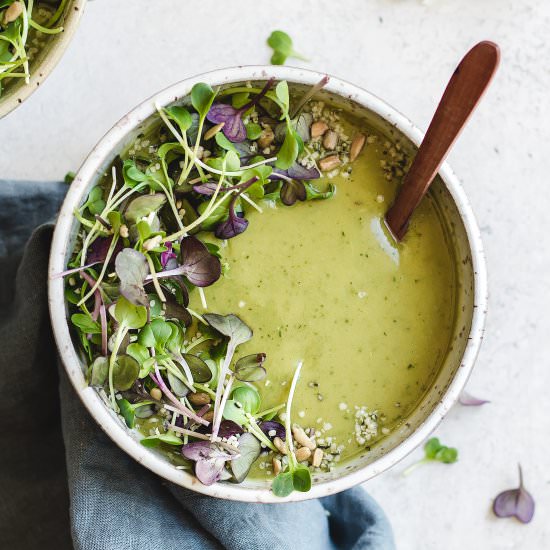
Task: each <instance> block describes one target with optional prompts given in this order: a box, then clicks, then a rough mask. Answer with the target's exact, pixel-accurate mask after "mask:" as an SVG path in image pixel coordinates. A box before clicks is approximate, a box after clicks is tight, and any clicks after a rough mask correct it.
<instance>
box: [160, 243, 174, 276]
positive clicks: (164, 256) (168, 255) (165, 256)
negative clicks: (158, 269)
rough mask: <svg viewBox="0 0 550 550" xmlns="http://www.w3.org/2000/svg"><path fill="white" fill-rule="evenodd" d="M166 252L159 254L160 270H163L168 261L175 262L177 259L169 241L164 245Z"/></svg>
mask: <svg viewBox="0 0 550 550" xmlns="http://www.w3.org/2000/svg"><path fill="white" fill-rule="evenodd" d="M164 246H166V248H167V250H165V251H164V252H161V254H160V263H161V265H162V268H163V269H165V268H166V266H167V264H168V263H169V261H170V260H175V259H176V258H177V256H176V253H175V252H174V251H173V250H172V243H171V242H170V241H168V242H166V243H164Z"/></svg>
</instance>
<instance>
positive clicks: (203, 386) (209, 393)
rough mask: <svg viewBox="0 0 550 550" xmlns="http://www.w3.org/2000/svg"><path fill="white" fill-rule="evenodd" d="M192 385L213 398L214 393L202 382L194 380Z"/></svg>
mask: <svg viewBox="0 0 550 550" xmlns="http://www.w3.org/2000/svg"><path fill="white" fill-rule="evenodd" d="M194 385H195V388H197V389H198V390H201V391H203V392H205V393H207V394H208V395H209V396H210V397H213V398H215V397H216V394H215V393H214V392H213V391H212V389H211V388H209V387H208V386H205V385H204V384H199V383H198V382H195V384H194Z"/></svg>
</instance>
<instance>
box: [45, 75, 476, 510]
mask: <svg viewBox="0 0 550 550" xmlns="http://www.w3.org/2000/svg"><path fill="white" fill-rule="evenodd" d="M325 75H326V73H320V72H317V71H312V70H306V69H299V68H294V67H284V66H271V65H265V66H264V65H245V66H238V67H232V68H227V69H218V70H215V71H211V72H207V73H202V74H199V75H196V76H193V77H191V78H187V79H185V80H182V81H180V82H178V83H176V84H173V85H172V86H169V87H168V88H165V89H164V90H162V91H160V92H158V93H157V94H154V95H153V96H151V97H150V98H148V99H146V100H145V101H143V102H142V103H140V104H139V105H138V106H137V107H135V108H134V109H133V110H132V111H130V112H129V113H128V114H127V115H125V116H124V117H122V118H121V119H120V120H119V121H118V122H117V123H116V124H115V125H114V126H113V128H112V129H111V130H109V132H107V133H106V134H105V135H104V137H103V138H102V139H101V140H100V141H99V143H98V144H97V145H96V146H95V147H94V148H93V150H92V151H91V153H90V154H89V156H88V157H87V158H86V160H85V161H84V163H83V165H82V166H81V168H80V170H79V171H78V173H77V175H76V177H75V180H74V181H73V182H72V184H71V187H70V189H69V191H68V193H67V196H66V198H65V201H64V202H63V205H62V207H61V211H60V213H59V217H58V220H57V223H56V227H55V231H54V236H53V241H52V247H51V252H50V263H49V269H48V273H49V280H48V294H49V297H48V299H49V308H50V316H51V321H52V326H53V332H54V336H55V339H56V342H57V347H58V349H59V353H60V356H61V359H62V361H63V364H64V366H65V370H66V372H67V374H68V376H69V379H70V380H71V383H72V385H73V387H74V388H75V390H76V392H77V393H78V395H79V397H80V398H81V400H82V402H83V403H84V405H85V407H86V408H87V409H88V411H89V412H90V414H91V415H92V417H94V419H95V420H96V422H97V423H98V424H99V425H100V427H101V428H102V429H103V430H104V431H105V432H106V433H107V434H108V435H109V437H110V438H111V439H112V440H113V441H114V442H115V443H116V444H117V445H118V446H119V447H120V448H121V449H123V450H124V451H126V452H127V453H128V454H129V455H130V456H132V457H133V458H134V459H135V460H136V461H137V462H139V463H140V464H142V465H143V466H145V467H147V468H148V469H150V470H151V471H153V472H155V473H156V474H158V475H159V476H161V477H163V478H165V479H167V480H168V481H171V482H173V483H175V484H177V485H179V486H182V487H186V488H188V489H191V490H193V491H197V492H199V493H202V494H205V495H209V496H212V497H216V498H222V499H229V500H237V501H243V502H262V503H279V502H297V501H302V500H308V499H312V498H318V497H323V496H327V495H331V494H334V493H337V492H340V491H343V490H345V489H348V488H350V487H353V486H355V485H358V484H360V483H363V482H365V481H367V480H368V479H371V478H373V477H374V476H376V475H378V474H379V473H381V472H383V471H385V470H387V469H388V468H390V467H392V466H394V465H395V464H396V463H397V462H399V461H400V460H402V459H403V458H404V457H405V456H407V455H408V454H409V453H411V452H412V451H413V450H414V449H416V448H417V447H418V446H419V445H420V444H421V443H422V442H423V441H424V440H425V439H426V438H427V437H428V436H429V435H430V434H431V433H432V432H433V430H434V429H435V428H436V427H437V425H438V424H439V422H440V421H441V420H442V419H443V417H444V416H445V415H446V414H447V412H448V411H449V410H450V409H451V407H452V406H453V405H454V403H455V402H456V401H457V399H458V397H459V395H460V393H461V391H462V390H463V388H464V386H465V384H466V382H467V380H468V377H469V375H470V373H471V370H472V368H473V365H474V362H475V359H476V357H477V354H478V351H479V347H480V344H481V341H482V339H483V331H484V325H485V317H486V310H487V273H486V266H485V256H484V252H483V245H482V241H481V234H480V231H479V227H478V225H477V222H476V220H475V217H474V214H473V212H472V209H471V207H470V204H469V201H468V199H467V197H466V195H465V193H464V190H463V189H462V185H461V183H460V181H459V180H458V178H457V177H456V176H455V174H454V173H453V171H452V170H451V168H450V167H449V165H448V164H447V163H444V164H443V165H442V166H441V168H440V170H439V175H440V177H441V179H442V180H443V183H444V185H445V187H446V188H447V190H448V191H449V193H450V194H451V196H452V199H453V201H454V203H455V205H456V208H457V210H458V212H459V214H460V218H461V220H462V222H463V224H464V227H465V229H466V234H467V237H468V241H469V249H470V253H471V257H472V264H473V265H472V268H473V278H474V294H473V311H472V324H471V329H470V334H469V338H468V341H467V344H466V347H465V350H464V354H463V356H462V360H461V364H460V366H459V368H457V370H456V373H455V375H454V377H453V379H452V381H451V382H450V384H449V386H448V388H447V390H446V391H445V393H444V394H443V395H442V397H441V399H440V402H439V403H438V404H437V405H436V406H435V408H434V409H433V411H432V412H431V413H430V414H429V415H428V416H427V417H426V418H425V419H424V420H423V421H422V423H421V424H420V425H419V426H418V428H417V429H416V430H415V431H414V432H412V433H411V434H410V435H409V436H408V437H407V438H406V439H405V440H404V441H403V442H402V443H400V444H398V445H397V446H396V447H395V448H394V449H392V450H391V451H389V452H388V453H386V454H384V455H383V456H381V457H380V458H378V459H376V460H374V461H373V462H371V463H370V464H367V465H366V466H364V467H362V468H360V469H359V470H357V471H355V472H351V473H345V474H344V475H342V477H339V478H336V479H333V480H329V481H325V482H321V483H317V484H314V485H312V488H311V490H310V491H309V492H308V493H298V492H293V493H291V495H290V496H288V497H286V498H280V497H276V496H275V495H274V494H273V493H272V492H271V490H270V489H269V487H265V488H247V487H242V486H240V485H235V484H229V483H215V484H214V485H210V486H206V485H202V484H201V483H200V482H199V481H198V480H197V479H196V478H195V477H194V476H193V475H191V474H188V473H186V472H184V471H182V470H177V469H176V468H175V467H174V466H173V465H172V464H170V463H168V462H167V461H166V460H165V459H163V458H161V457H160V456H158V455H157V454H155V453H154V452H151V451H150V450H149V449H147V448H145V447H143V446H142V445H141V444H140V443H139V442H138V441H136V440H135V439H133V438H132V437H130V436H129V435H128V434H127V433H126V431H125V427H123V426H122V424H121V423H120V422H119V421H118V419H117V418H116V416H115V413H114V412H113V411H111V410H109V409H108V408H107V406H106V405H105V403H104V402H103V401H102V400H101V398H100V396H99V394H98V393H97V392H96V391H95V390H94V389H92V388H89V387H87V386H86V384H85V380H84V376H83V373H82V368H81V364H80V360H79V358H78V355H77V352H76V349H75V347H74V345H73V343H72V339H71V336H70V333H69V325H68V321H67V318H66V316H65V299H64V293H63V280H62V279H61V278H57V279H55V278H52V277H51V276H52V275H55V274H56V273H60V272H62V271H63V270H64V269H65V265H64V262H65V257H66V250H67V247H68V243H69V239H70V230H71V226H72V224H73V210H74V209H75V208H76V207H77V206H80V204H81V201H82V200H83V195H84V193H85V192H86V190H87V189H88V186H89V185H90V183H91V182H92V181H94V180H95V179H96V178H97V176H98V174H99V173H100V172H101V170H102V168H103V166H104V165H105V163H106V161H107V160H108V159H110V158H111V157H112V152H113V150H114V149H115V148H116V147H117V146H118V145H119V144H120V143H121V141H123V140H124V138H125V136H126V135H127V134H128V133H129V132H130V131H132V130H133V129H134V128H135V127H136V126H138V125H139V124H140V123H142V122H143V121H145V120H146V119H147V118H148V117H149V116H151V115H152V114H154V113H155V112H156V107H155V105H160V106H165V105H168V104H170V103H173V102H174V101H178V100H181V99H182V98H184V97H186V96H187V95H188V94H189V92H190V91H191V88H192V87H193V85H194V84H196V83H198V82H205V83H207V84H210V85H211V86H219V85H226V84H231V83H235V82H246V81H249V80H250V81H258V80H267V79H269V78H271V77H273V78H275V79H276V80H287V81H288V82H289V83H295V84H305V85H313V84H316V83H317V82H318V81H319V80H320V79H321V78H323V77H324V76H325ZM324 90H325V91H326V92H329V93H332V94H335V95H338V96H341V97H343V98H345V99H348V100H352V101H353V102H355V103H356V104H357V105H359V106H360V107H361V108H364V109H367V110H370V111H372V112H373V113H375V114H378V115H379V116H380V117H382V118H383V119H385V120H386V121H387V122H389V123H390V124H391V125H392V126H394V127H395V128H396V129H397V130H398V131H400V132H401V133H402V134H404V135H405V136H406V137H407V138H409V139H410V140H411V141H412V142H413V143H414V144H415V145H416V146H418V145H419V143H420V142H421V141H422V138H423V135H424V134H423V133H422V132H421V131H420V129H418V128H417V127H416V126H415V125H414V124H413V123H412V122H411V121H410V120H409V119H408V118H406V117H405V116H404V115H402V114H401V113H400V112H399V111H397V110H396V109H394V108H393V107H391V106H390V105H388V104H387V103H386V102H384V101H383V100H381V99H380V98H378V97H377V96H375V95H373V94H372V93H370V92H368V91H366V90H364V89H362V88H360V87H358V86H356V85H354V84H351V83H349V82H347V81H345V80H342V79H339V78H336V77H333V76H330V80H329V82H328V84H327V85H326V86H325V88H324Z"/></svg>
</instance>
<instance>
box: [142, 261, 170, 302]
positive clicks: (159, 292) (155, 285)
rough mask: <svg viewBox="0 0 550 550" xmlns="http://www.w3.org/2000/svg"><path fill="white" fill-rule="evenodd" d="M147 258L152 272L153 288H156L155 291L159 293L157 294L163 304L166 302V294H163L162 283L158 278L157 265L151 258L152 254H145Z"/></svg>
mask: <svg viewBox="0 0 550 550" xmlns="http://www.w3.org/2000/svg"><path fill="white" fill-rule="evenodd" d="M145 258H147V263H148V264H149V271H150V272H151V279H152V281H153V286H154V287H155V290H156V291H157V294H158V296H159V298H160V301H161V302H166V296H165V295H164V292H162V288H161V287H160V283H159V281H158V278H157V272H156V270H155V264H154V263H153V260H152V258H151V255H150V254H145Z"/></svg>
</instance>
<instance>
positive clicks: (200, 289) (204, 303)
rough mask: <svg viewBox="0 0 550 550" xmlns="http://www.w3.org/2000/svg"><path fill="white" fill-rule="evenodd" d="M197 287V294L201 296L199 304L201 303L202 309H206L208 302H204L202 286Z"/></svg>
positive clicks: (204, 296)
mask: <svg viewBox="0 0 550 550" xmlns="http://www.w3.org/2000/svg"><path fill="white" fill-rule="evenodd" d="M197 288H198V289H199V296H200V298H201V305H202V308H203V309H204V310H207V309H208V304H207V302H206V295H205V294H204V288H202V287H200V286H199V287H197Z"/></svg>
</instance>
